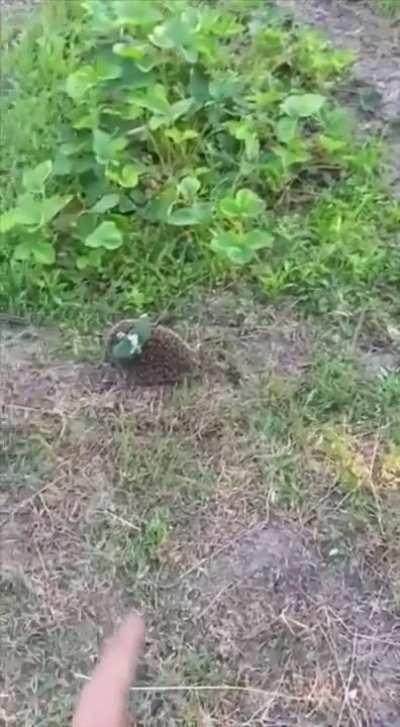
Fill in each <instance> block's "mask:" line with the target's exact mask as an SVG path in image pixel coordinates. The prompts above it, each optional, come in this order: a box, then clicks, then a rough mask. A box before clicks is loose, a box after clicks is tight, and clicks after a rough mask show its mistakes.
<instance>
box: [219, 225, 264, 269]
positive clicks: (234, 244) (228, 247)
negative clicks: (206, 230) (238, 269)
mask: <svg viewBox="0 0 400 727" xmlns="http://www.w3.org/2000/svg"><path fill="white" fill-rule="evenodd" d="M211 248H212V250H214V252H216V253H218V254H219V255H223V256H224V257H227V258H228V260H230V262H231V263H233V264H234V265H245V264H246V263H248V262H250V261H251V260H252V258H253V257H254V252H253V250H251V249H249V248H247V247H245V246H244V245H241V241H240V237H239V235H237V234H236V233H234V232H220V233H219V234H217V235H215V236H214V238H213V240H212V241H211Z"/></svg>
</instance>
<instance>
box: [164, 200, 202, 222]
mask: <svg viewBox="0 0 400 727" xmlns="http://www.w3.org/2000/svg"><path fill="white" fill-rule="evenodd" d="M211 219H212V210H211V205H209V204H207V203H205V202H195V203H194V204H193V205H192V206H191V207H184V208H182V209H174V210H173V211H172V212H170V214H169V215H168V218H167V222H168V224H169V225H175V226H177V227H185V226H186V225H205V224H208V223H209V222H210V221H211Z"/></svg>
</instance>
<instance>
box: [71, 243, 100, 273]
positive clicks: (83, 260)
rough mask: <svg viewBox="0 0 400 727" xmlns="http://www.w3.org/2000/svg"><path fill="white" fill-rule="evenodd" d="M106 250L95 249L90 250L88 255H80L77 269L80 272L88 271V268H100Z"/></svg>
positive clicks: (77, 260)
mask: <svg viewBox="0 0 400 727" xmlns="http://www.w3.org/2000/svg"><path fill="white" fill-rule="evenodd" d="M103 255H104V250H103V249H102V248H100V247H99V248H95V249H93V250H90V251H89V252H88V254H87V255H79V256H78V257H77V259H76V267H77V268H78V270H86V268H100V266H101V262H102V258H103Z"/></svg>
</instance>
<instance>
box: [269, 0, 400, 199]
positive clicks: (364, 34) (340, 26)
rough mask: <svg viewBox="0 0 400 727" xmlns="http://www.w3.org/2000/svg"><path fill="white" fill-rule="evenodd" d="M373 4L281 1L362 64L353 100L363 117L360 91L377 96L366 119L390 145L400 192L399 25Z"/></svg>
mask: <svg viewBox="0 0 400 727" xmlns="http://www.w3.org/2000/svg"><path fill="white" fill-rule="evenodd" d="M373 3H374V0H372V2H363V1H362V0H277V4H278V5H280V6H281V7H283V8H291V9H292V10H293V11H294V13H295V17H296V18H297V19H299V20H300V21H301V22H303V23H305V24H306V25H313V26H315V27H316V28H320V29H321V30H323V32H324V33H325V34H326V35H327V36H328V37H329V38H331V40H332V41H333V42H334V44H335V46H337V47H344V48H348V49H351V50H353V51H355V53H356V54H357V62H356V64H355V66H354V70H353V83H350V84H349V86H348V89H347V90H348V93H347V97H348V101H349V103H350V104H351V105H353V106H354V107H355V109H356V110H357V112H358V113H359V114H360V115H362V107H361V106H360V103H359V95H358V92H359V91H362V90H363V89H367V88H371V89H373V90H374V91H376V93H377V94H378V95H377V96H376V97H375V101H374V103H373V104H372V105H371V107H370V108H368V110H367V111H366V113H365V114H364V116H363V119H362V121H363V125H364V128H366V129H372V130H375V131H376V130H378V131H379V132H382V133H383V134H384V135H385V136H386V137H387V138H388V140H389V143H390V154H389V158H388V162H387V163H388V170H389V179H390V182H391V183H392V185H393V188H394V189H396V190H398V191H399V192H400V129H399V122H400V23H399V22H394V21H393V22H391V21H390V20H388V19H386V18H384V17H383V16H382V14H380V13H378V12H377V11H375V10H374V7H373Z"/></svg>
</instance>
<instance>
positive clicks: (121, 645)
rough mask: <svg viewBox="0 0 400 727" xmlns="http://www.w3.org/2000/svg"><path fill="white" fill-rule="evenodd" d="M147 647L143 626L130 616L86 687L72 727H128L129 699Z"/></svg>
mask: <svg viewBox="0 0 400 727" xmlns="http://www.w3.org/2000/svg"><path fill="white" fill-rule="evenodd" d="M143 643H144V623H143V619H142V618H141V617H140V616H137V615H135V614H131V615H130V616H128V617H127V618H126V619H125V620H124V621H123V622H122V624H121V626H120V627H119V628H118V629H117V630H116V632H115V633H114V635H113V636H112V637H111V638H110V639H109V640H108V642H106V644H105V646H104V648H103V651H102V654H101V656H100V660H99V662H98V664H97V666H96V668H95V670H94V672H93V675H92V678H91V679H90V681H89V682H88V683H87V684H86V685H85V687H84V689H83V691H82V693H81V696H80V699H79V701H78V706H77V709H76V712H75V715H74V718H73V723H72V724H73V727H127V724H128V715H127V698H128V690H129V685H130V683H131V680H132V679H134V678H135V675H136V669H137V664H138V660H139V656H140V654H141V652H142V649H143Z"/></svg>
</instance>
